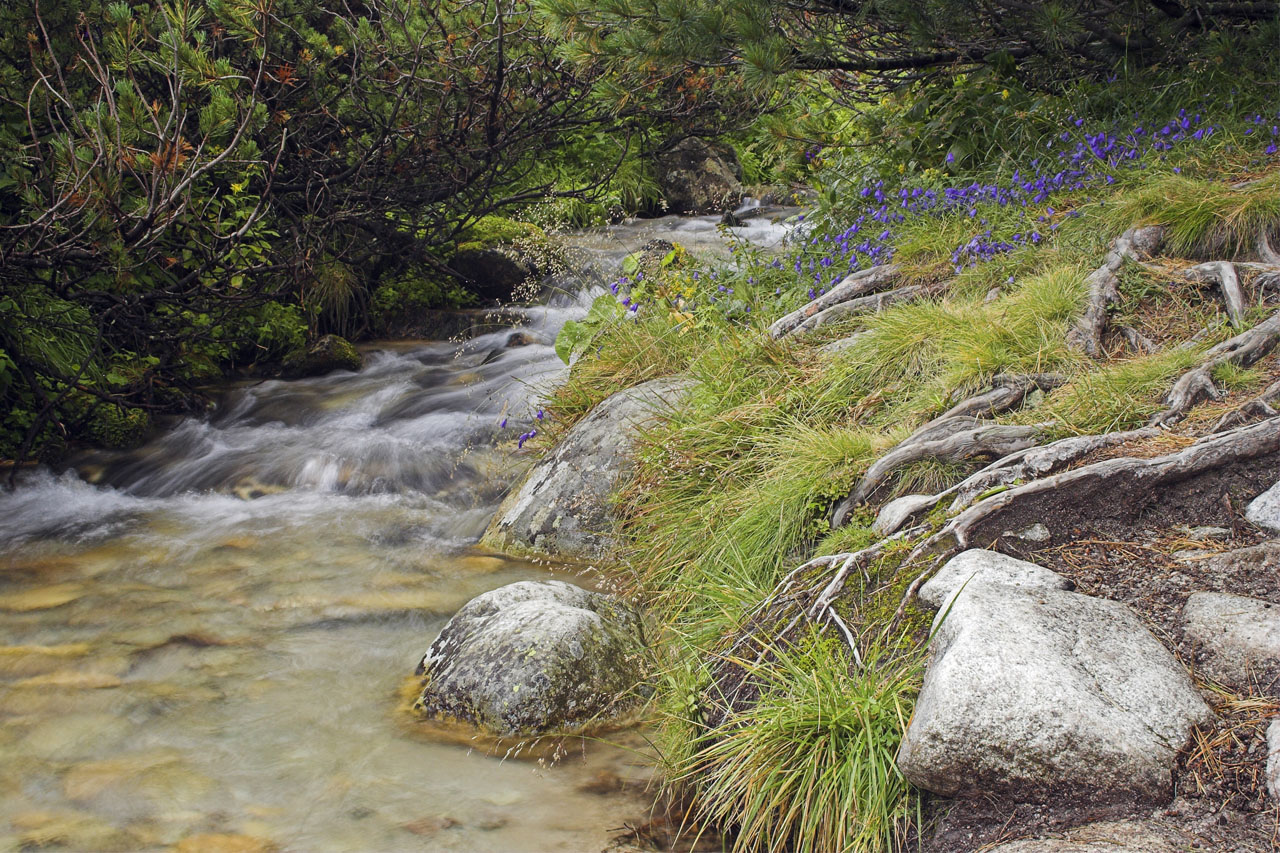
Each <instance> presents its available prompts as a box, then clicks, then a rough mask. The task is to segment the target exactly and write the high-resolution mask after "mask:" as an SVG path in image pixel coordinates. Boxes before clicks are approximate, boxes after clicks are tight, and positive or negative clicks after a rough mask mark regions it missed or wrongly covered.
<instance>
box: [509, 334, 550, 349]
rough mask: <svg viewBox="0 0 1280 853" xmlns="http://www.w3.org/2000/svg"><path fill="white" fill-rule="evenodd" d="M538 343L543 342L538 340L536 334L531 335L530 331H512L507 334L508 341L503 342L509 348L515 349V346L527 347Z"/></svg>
mask: <svg viewBox="0 0 1280 853" xmlns="http://www.w3.org/2000/svg"><path fill="white" fill-rule="evenodd" d="M537 343H541V341H540V340H538V338H537V336H536V335H531V334H529V333H528V332H512V333H511V334H509V335H507V342H506V343H505V344H503V346H504V347H506V348H507V349H513V348H515V347H527V346H531V345H533V344H537Z"/></svg>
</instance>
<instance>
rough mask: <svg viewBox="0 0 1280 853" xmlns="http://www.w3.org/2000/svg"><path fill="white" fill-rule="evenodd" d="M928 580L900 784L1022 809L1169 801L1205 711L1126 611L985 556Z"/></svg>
mask: <svg viewBox="0 0 1280 853" xmlns="http://www.w3.org/2000/svg"><path fill="white" fill-rule="evenodd" d="M957 561H958V562H957ZM939 577H940V578H942V579H943V580H942V581H941V582H939V583H937V584H936V585H935V587H934V588H933V589H926V590H924V594H927V595H928V596H929V599H928V600H930V601H933V602H938V603H939V604H942V605H943V609H942V610H940V611H939V614H938V617H937V618H936V619H935V622H934V631H935V634H934V638H933V643H932V648H931V659H930V662H929V665H928V668H927V670H926V672H925V678H924V685H923V687H922V689H921V691H920V697H919V699H918V701H917V703H916V709H915V714H914V716H913V717H912V720H911V723H910V725H909V726H908V728H907V732H906V735H905V737H904V738H903V742H902V746H901V748H900V750H899V752H898V766H899V768H900V769H901V770H902V772H903V774H904V775H905V776H906V777H907V778H908V779H909V780H910V781H911V782H913V783H914V784H916V785H918V786H919V787H921V788H924V789H926V790H929V791H933V792H935V793H938V794H942V795H944V796H985V795H987V794H995V795H997V796H1001V797H1006V798H1010V799H1013V800H1017V801H1023V802H1038V801H1045V800H1047V799H1049V798H1051V797H1053V796H1054V795H1056V794H1061V793H1064V792H1070V793H1071V794H1073V795H1077V796H1078V795H1084V796H1089V797H1091V798H1093V799H1094V800H1095V801H1133V800H1147V801H1155V800H1163V799H1167V798H1168V797H1169V796H1170V795H1171V793H1172V767H1173V763H1174V759H1175V757H1176V755H1177V752H1178V750H1179V749H1180V748H1181V747H1182V745H1183V744H1184V743H1185V742H1186V740H1187V737H1188V736H1189V734H1190V730H1191V727H1192V726H1193V725H1195V724H1196V723H1201V722H1207V721H1209V720H1210V719H1212V712H1211V711H1210V710H1209V708H1208V706H1207V705H1205V703H1204V701H1203V700H1202V699H1201V698H1200V696H1199V694H1198V693H1197V692H1196V690H1195V688H1194V687H1193V686H1192V684H1191V681H1190V679H1189V678H1188V676H1187V673H1186V672H1185V671H1184V670H1183V669H1182V667H1181V666H1179V664H1178V662H1177V661H1176V660H1174V658H1173V656H1172V655H1170V654H1169V652H1168V651H1167V650H1166V649H1165V648H1164V647H1163V646H1162V645H1160V643H1159V642H1158V641H1157V640H1156V639H1155V637H1153V636H1152V635H1151V633H1150V632H1149V631H1147V629H1146V628H1144V627H1143V626H1142V624H1141V623H1140V622H1139V621H1138V619H1137V617H1136V616H1135V615H1134V614H1133V612H1132V611H1130V610H1129V609H1128V608H1127V607H1124V606H1123V605H1121V604H1118V603H1116V602H1113V601H1106V600H1103V599H1097V598H1091V597H1089V596H1086V595H1080V594H1078V593H1074V592H1069V591H1066V590H1064V589H1061V588H1059V587H1061V586H1062V583H1061V579H1058V580H1055V579H1054V578H1055V577H1056V576H1054V575H1053V573H1052V572H1048V571H1047V570H1045V569H1043V568H1041V567H1039V566H1034V565H1032V564H1028V563H1022V562H1021V561H1017V560H1012V559H1011V558H1008V557H1001V558H1000V559H999V560H995V559H994V558H993V557H991V556H990V555H989V552H983V553H980V554H979V555H977V556H973V555H970V556H965V555H964V554H962V555H960V557H957V558H956V559H955V560H953V561H952V562H951V563H950V564H948V566H947V567H945V568H944V569H943V570H942V572H941V573H940V575H939ZM922 597H923V596H922Z"/></svg>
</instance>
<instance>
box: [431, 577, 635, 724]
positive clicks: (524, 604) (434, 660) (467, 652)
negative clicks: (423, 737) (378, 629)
mask: <svg viewBox="0 0 1280 853" xmlns="http://www.w3.org/2000/svg"><path fill="white" fill-rule="evenodd" d="M644 656H645V651H644V633H643V626H642V624H641V620H640V617H639V615H638V614H637V613H636V612H635V611H634V610H633V609H631V608H630V607H629V606H627V605H625V604H623V603H622V602H620V601H619V600H617V599H615V598H613V597H612V596H608V595H603V594H601V593H597V592H589V591H587V590H585V589H581V588H579V587H576V586H573V585H571V584H567V583H563V582H561V581H542V582H537V581H521V582H519V583H513V584H509V585H507V586H504V587H500V588H499V589H495V590H493V591H492V592H487V593H485V594H484V595H481V596H478V597H477V598H474V599H472V600H471V601H470V602H469V603H468V604H467V605H466V606H465V607H463V608H462V609H461V610H459V611H458V612H457V614H455V615H454V617H453V618H452V619H450V620H449V623H448V624H447V625H446V626H445V627H444V630H443V631H441V632H440V636H439V637H437V638H436V640H435V642H433V643H432V644H431V648H430V649H429V650H428V651H427V654H426V656H424V657H423V659H422V663H421V664H420V665H419V667H418V672H419V674H421V675H425V676H426V682H425V684H424V686H423V691H422V696H421V698H420V699H419V700H418V702H417V703H416V704H415V706H414V707H415V708H416V709H417V710H418V711H420V712H421V713H423V714H424V715H425V716H427V717H429V718H432V719H445V720H460V721H463V722H467V723H471V724H474V725H477V726H480V727H482V728H484V729H486V730H488V731H490V732H492V733H494V734H497V735H499V736H512V735H538V734H547V733H552V732H562V731H570V730H573V729H576V728H579V727H581V726H583V725H585V724H588V723H597V722H605V721H608V720H610V719H613V718H615V717H617V716H618V715H619V714H622V713H625V712H626V711H629V710H631V709H633V708H634V707H635V706H636V705H637V704H638V703H639V702H640V701H641V699H642V696H641V693H640V692H639V691H637V689H636V688H637V685H638V684H639V683H640V681H641V679H642V677H643V673H644V665H643V662H644Z"/></svg>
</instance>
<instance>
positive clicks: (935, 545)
mask: <svg viewBox="0 0 1280 853" xmlns="http://www.w3.org/2000/svg"><path fill="white" fill-rule="evenodd" d="M1277 454H1280V418H1270V419H1268V420H1265V421H1263V422H1261V423H1258V424H1253V425H1251V426H1246V427H1239V428H1237V429H1234V430H1231V431H1230V432H1224V433H1219V434H1217V435H1210V436H1206V437H1205V438H1202V439H1200V440H1199V441H1197V442H1196V443H1195V444H1192V445H1191V446H1189V447H1186V448H1183V449H1182V450H1179V451H1177V452H1175V453H1170V454H1167V455H1165V456H1158V457H1155V458H1151V459H1135V458H1132V457H1124V456H1121V457H1116V458H1113V459H1105V460H1103V461H1101V462H1094V463H1093V464H1090V465H1083V466H1081V467H1079V468H1074V469H1072V470H1070V471H1064V472H1062V473H1060V474H1054V475H1052V476H1049V477H1044V478H1041V479H1037V480H1033V481H1032V482H1030V483H1027V484H1026V485H1023V486H1017V487H1015V488H1012V489H1009V490H1008V491H1004V492H1001V493H999V494H995V495H991V496H990V497H987V498H985V499H984V500H980V501H978V502H977V503H975V504H973V505H972V506H970V507H969V508H968V509H966V510H964V511H963V512H961V513H960V514H959V515H957V516H956V517H955V518H953V519H951V520H950V521H949V522H947V524H946V525H945V526H944V527H943V528H942V529H941V530H939V531H938V532H937V533H935V534H934V535H933V536H931V537H929V539H927V540H925V541H924V542H923V543H921V544H920V545H919V546H917V548H916V549H915V551H913V552H912V555H911V557H910V558H908V559H909V560H911V559H919V558H923V557H925V556H928V555H932V554H936V553H955V552H956V551H960V550H964V549H965V548H970V547H976V546H982V545H986V544H989V543H993V542H995V541H996V540H998V539H1000V537H1001V536H1002V535H1004V534H1005V533H1006V532H1008V531H1009V530H1017V529H1018V528H1019V527H1023V526H1026V523H1027V522H1028V520H1031V519H1035V520H1040V519H1046V518H1054V517H1057V518H1062V517H1064V516H1065V517H1069V518H1073V519H1080V518H1084V517H1086V516H1089V515H1097V516H1099V517H1102V516H1107V517H1114V516H1115V515H1116V514H1118V513H1124V514H1130V515H1135V516H1136V515H1137V514H1140V513H1141V512H1143V511H1144V510H1145V509H1146V508H1148V507H1149V506H1150V505H1151V504H1153V503H1155V502H1157V501H1158V499H1159V494H1160V492H1161V491H1162V490H1164V489H1167V488H1169V487H1170V486H1172V485H1174V484H1176V483H1179V482H1182V481H1184V480H1189V479H1192V478H1195V477H1198V476H1201V475H1203V474H1207V473H1213V472H1220V471H1223V470H1225V469H1227V468H1228V466H1231V465H1233V464H1236V463H1239V462H1243V461H1247V460H1252V459H1258V458H1261V457H1265V456H1271V455H1277Z"/></svg>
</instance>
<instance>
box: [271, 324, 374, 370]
mask: <svg viewBox="0 0 1280 853" xmlns="http://www.w3.org/2000/svg"><path fill="white" fill-rule="evenodd" d="M363 365H364V358H363V357H362V356H361V355H360V353H359V352H358V351H357V350H356V348H355V347H354V346H352V345H351V342H350V341H348V340H347V339H346V338H343V337H339V336H338V335H325V336H324V337H322V338H321V339H320V340H318V341H316V342H315V343H314V344H312V345H311V346H309V347H307V348H306V349H297V350H294V351H293V352H291V353H289V354H288V355H287V356H285V358H284V362H283V365H282V366H283V368H284V375H285V376H286V377H288V378H289V379H304V378H306V377H308V376H324V375H325V374H326V373H332V372H333V371H335V370H359V369H360V368H361V367H362V366H363Z"/></svg>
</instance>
